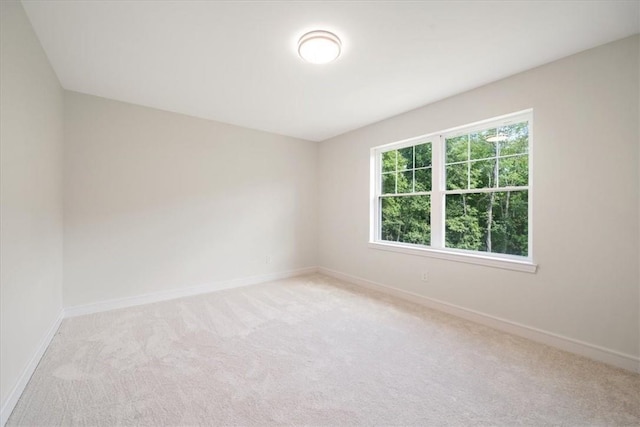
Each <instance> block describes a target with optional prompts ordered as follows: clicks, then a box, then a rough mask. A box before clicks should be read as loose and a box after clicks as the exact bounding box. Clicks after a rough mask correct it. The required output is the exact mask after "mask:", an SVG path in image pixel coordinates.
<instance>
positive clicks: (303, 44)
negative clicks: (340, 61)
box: [298, 30, 342, 64]
mask: <svg viewBox="0 0 640 427" xmlns="http://www.w3.org/2000/svg"><path fill="white" fill-rule="evenodd" d="M341 49H342V42H341V41H340V39H339V38H338V36H336V35H335V34H333V33H330V32H329V31H320V30H318V31H311V32H308V33H306V34H304V35H303V36H302V37H300V40H298V55H300V58H302V59H304V60H305V61H307V62H310V63H312V64H326V63H327V62H331V61H334V60H335V59H337V58H338V56H340V50H341Z"/></svg>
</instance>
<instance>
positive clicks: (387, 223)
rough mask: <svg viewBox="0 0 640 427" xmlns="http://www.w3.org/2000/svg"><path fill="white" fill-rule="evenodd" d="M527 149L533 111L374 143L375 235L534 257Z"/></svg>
mask: <svg viewBox="0 0 640 427" xmlns="http://www.w3.org/2000/svg"><path fill="white" fill-rule="evenodd" d="M530 150H531V113H530V112H524V113H517V114H514V115H509V116H503V117H500V118H497V119H493V120H489V121H485V122H482V123H476V124H473V125H469V126H465V127H460V128H457V129H454V130H451V131H445V132H441V133H438V134H434V135H427V136H425V137H420V138H416V139H413V140H409V141H404V142H400V143H396V144H390V145H387V146H383V147H378V148H374V149H373V150H372V151H373V155H374V156H375V159H374V160H375V161H374V167H375V173H374V174H373V177H374V179H375V180H376V181H375V185H374V188H375V190H374V191H375V199H374V201H373V205H372V209H373V211H372V213H373V221H372V225H373V227H374V228H373V229H372V240H373V241H374V242H381V243H392V244H394V245H402V246H407V247H411V248H416V247H424V248H425V249H426V248H432V249H437V250H439V251H442V250H445V251H451V252H455V253H459V252H461V253H477V254H483V255H486V256H491V257H497V258H501V259H516V260H522V259H526V260H531V259H532V255H531V236H530V221H531V188H530V181H531V180H530ZM416 245H418V246H416Z"/></svg>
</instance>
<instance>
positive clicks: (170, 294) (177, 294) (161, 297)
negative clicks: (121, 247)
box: [64, 267, 318, 318]
mask: <svg viewBox="0 0 640 427" xmlns="http://www.w3.org/2000/svg"><path fill="white" fill-rule="evenodd" d="M317 271H318V269H317V268H316V267H306V268H301V269H298V270H291V271H284V272H279V273H269V274H262V275H258V276H249V277H243V278H240V279H233V280H227V281H220V282H212V283H207V284H204V285H198V286H191V287H188V288H183V289H173V290H168V291H160V292H153V293H150V294H144V295H138V296H133V297H126V298H118V299H112V300H108V301H103V302H98V303H94V304H85V305H77V306H73V307H67V308H65V309H64V317H65V318H69V317H76V316H83V315H85V314H93V313H99V312H102V311H109V310H114V309H118V308H126V307H133V306H136V305H143V304H150V303H154V302H160V301H168V300H172V299H176V298H183V297H188V296H193V295H200V294H206V293H209V292H215V291H221V290H223V289H231V288H239V287H242V286H249V285H255V284H258V283H264V282H270V281H272V280H280V279H286V278H289V277H295V276H302V275H304V274H312V273H315V272H317Z"/></svg>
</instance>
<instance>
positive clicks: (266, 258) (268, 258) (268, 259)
mask: <svg viewBox="0 0 640 427" xmlns="http://www.w3.org/2000/svg"><path fill="white" fill-rule="evenodd" d="M264 263H265V264H271V257H270V256H269V255H267V256H266V257H264Z"/></svg>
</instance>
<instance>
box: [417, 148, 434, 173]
mask: <svg viewBox="0 0 640 427" xmlns="http://www.w3.org/2000/svg"><path fill="white" fill-rule="evenodd" d="M415 150H416V164H415V167H416V168H423V167H427V166H431V143H426V144H420V145H416V147H415Z"/></svg>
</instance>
